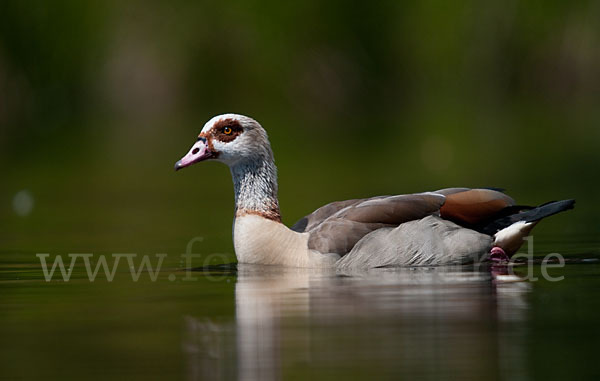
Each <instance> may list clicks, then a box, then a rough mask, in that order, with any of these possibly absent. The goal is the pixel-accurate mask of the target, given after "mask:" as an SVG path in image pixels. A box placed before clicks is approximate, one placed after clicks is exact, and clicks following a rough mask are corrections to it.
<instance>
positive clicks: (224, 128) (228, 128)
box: [213, 119, 244, 143]
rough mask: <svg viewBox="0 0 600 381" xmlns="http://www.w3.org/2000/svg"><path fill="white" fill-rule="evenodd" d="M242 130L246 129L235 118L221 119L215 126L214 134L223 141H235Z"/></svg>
mask: <svg viewBox="0 0 600 381" xmlns="http://www.w3.org/2000/svg"><path fill="white" fill-rule="evenodd" d="M242 132H244V129H243V128H242V126H241V125H240V122H238V121H237V120H235V119H221V120H219V121H218V122H217V123H215V125H214V127H213V136H214V137H215V138H216V139H218V140H220V141H222V142H223V143H228V142H231V141H234V140H235V138H237V137H238V136H239V135H240V134H241V133H242Z"/></svg>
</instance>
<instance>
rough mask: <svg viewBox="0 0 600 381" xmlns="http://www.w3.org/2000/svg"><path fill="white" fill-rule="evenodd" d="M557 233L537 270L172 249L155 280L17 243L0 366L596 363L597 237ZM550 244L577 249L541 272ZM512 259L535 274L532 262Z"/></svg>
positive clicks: (320, 372) (176, 369) (526, 375)
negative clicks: (302, 263) (328, 264)
mask: <svg viewBox="0 0 600 381" xmlns="http://www.w3.org/2000/svg"><path fill="white" fill-rule="evenodd" d="M562 238H564V239H562V241H561V242H560V243H556V242H553V241H552V239H551V238H550V237H541V238H538V237H536V239H538V240H539V241H543V242H541V243H539V244H538V250H539V251H536V260H535V264H534V265H533V266H532V270H533V275H534V276H536V277H538V278H539V279H538V280H537V281H519V282H510V281H506V280H511V279H509V278H499V279H494V274H495V272H493V271H492V270H490V269H487V268H483V269H474V268H470V267H442V268H417V269H379V270H373V271H368V272H364V273H352V274H341V273H335V272H332V271H315V270H301V269H282V268H277V267H256V266H242V265H240V266H238V268H237V269H236V267H235V266H215V265H212V266H210V267H207V268H205V269H196V271H193V272H189V273H188V272H186V271H184V270H182V268H185V265H184V263H183V262H180V261H181V257H180V256H179V254H175V253H169V255H168V256H167V257H166V258H165V259H164V262H163V264H162V268H161V271H160V272H159V273H157V276H156V280H155V281H153V280H152V279H151V275H152V274H151V273H148V271H146V270H144V271H142V272H141V273H140V276H139V280H138V281H133V280H132V276H131V273H130V272H129V269H128V265H127V264H125V265H120V266H119V267H118V268H117V272H116V275H115V277H114V279H113V281H111V282H109V281H107V279H106V276H105V274H104V273H103V272H102V270H101V271H100V273H99V275H98V276H97V279H96V280H95V281H94V282H90V281H89V280H88V277H87V273H86V269H85V266H84V265H83V261H82V260H81V258H79V259H78V260H79V261H78V262H76V264H75V266H74V269H73V273H72V275H71V278H70V280H69V281H67V282H65V281H63V280H61V279H62V278H61V277H60V275H59V273H58V270H57V273H56V274H54V279H53V280H52V281H50V282H46V280H45V279H44V274H43V271H42V269H41V266H40V262H39V259H38V258H37V257H36V256H35V254H36V253H34V252H11V251H7V252H3V253H1V254H2V258H3V259H4V260H3V262H2V264H1V267H0V306H1V313H0V336H1V337H2V341H1V344H0V363H1V364H2V372H1V375H2V376H3V377H5V378H8V379H15V378H16V379H20V378H23V379H32V378H45V379H80V378H82V377H83V378H91V379H106V378H107V377H117V378H124V379H148V378H171V379H189V380H201V379H212V378H215V377H224V378H240V379H259V380H268V379H279V378H286V379H306V378H308V377H310V378H311V379H330V378H339V377H352V378H354V379H382V378H383V379H386V378H387V379H392V378H393V379H397V378H403V379H415V378H417V377H419V378H421V377H423V378H427V379H484V378H485V379H510V380H521V379H523V380H527V379H585V378H587V379H593V378H597V377H598V376H600V366H599V365H598V363H597V345H598V343H599V342H600V329H599V327H598V318H599V317H600V298H599V297H598V296H599V293H600V262H599V261H598V258H600V257H599V256H598V250H597V249H596V248H597V247H598V242H597V241H594V240H582V239H581V238H580V237H562ZM549 252H559V253H560V252H564V253H565V257H566V258H567V263H566V265H565V266H564V267H555V268H550V269H548V274H549V275H550V276H552V277H561V276H562V277H564V279H562V280H560V281H556V282H553V281H549V280H546V279H544V278H543V276H542V274H541V270H542V268H541V263H540V259H541V258H542V257H543V256H544V255H545V253H549ZM56 254H63V256H64V257H65V259H67V257H66V255H65V254H66V253H52V254H51V255H50V257H49V261H50V262H51V260H53V259H54V256H55V255H56ZM105 254H109V253H105ZM98 255H99V254H95V257H94V258H93V259H92V263H93V264H94V263H96V262H97V256H98ZM140 257H141V255H140ZM150 257H151V262H152V265H153V266H155V265H156V264H157V258H156V257H154V256H153V255H151V256H150ZM212 259H213V261H215V262H218V260H219V257H214V258H212ZM221 259H223V258H221ZM122 260H123V261H124V262H126V261H125V259H122ZM112 261H113V259H111V258H110V256H109V262H108V263H109V264H112V263H113V262H112ZM193 261H194V262H193V264H198V263H200V264H204V263H207V264H210V262H211V261H210V259H209V260H208V261H206V256H203V257H200V258H194V259H193ZM67 262H68V261H67ZM139 262H140V260H139V259H137V258H136V259H135V262H134V264H135V266H136V267H137V266H139ZM515 268H516V270H515V273H516V275H517V276H520V277H524V276H526V274H527V271H528V270H527V266H526V265H524V264H521V265H520V266H517V267H515ZM186 277H194V278H196V279H195V280H189V281H184V280H183V279H185V278H186ZM502 280H505V281H504V282H503V281H502ZM513 280H514V279H513Z"/></svg>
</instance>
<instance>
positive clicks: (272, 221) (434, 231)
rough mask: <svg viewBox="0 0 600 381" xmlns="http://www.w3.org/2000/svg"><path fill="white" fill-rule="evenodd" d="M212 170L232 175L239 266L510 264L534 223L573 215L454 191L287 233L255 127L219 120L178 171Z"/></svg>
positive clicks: (370, 205) (228, 117)
mask: <svg viewBox="0 0 600 381" xmlns="http://www.w3.org/2000/svg"><path fill="white" fill-rule="evenodd" d="M205 160H216V161H220V162H223V163H225V164H227V165H228V166H229V168H230V171H231V174H232V179H233V184H234V191H235V217H234V227H233V241H234V247H235V253H236V257H237V260H238V262H240V263H253V264H264V265H283V266H293V267H321V268H322V267H339V268H373V267H382V266H420V265H429V266H431V265H445V264H462V263H473V262H477V261H480V260H482V259H483V260H486V259H492V260H507V259H508V258H509V257H510V256H511V255H512V254H514V253H515V252H516V251H517V250H518V249H519V248H520V246H521V244H522V243H523V238H524V237H525V236H527V235H529V233H530V232H531V229H533V227H534V226H535V224H537V222H539V221H540V220H541V219H542V218H544V217H547V216H550V215H552V214H555V213H558V212H561V211H563V210H566V209H570V208H572V207H573V205H574V200H564V201H557V202H551V203H546V204H543V205H541V206H539V207H525V206H517V205H516V203H515V201H514V200H513V199H512V198H511V197H509V196H507V195H506V194H504V193H502V192H501V191H499V190H494V189H470V188H447V189H442V190H438V191H433V192H424V193H416V194H408V195H393V196H378V197H372V198H367V199H355V200H346V201H338V202H333V203H330V204H327V205H325V206H323V207H321V208H319V209H317V210H316V211H314V212H313V213H311V214H309V215H307V216H306V217H304V218H302V219H301V220H300V221H298V222H297V223H296V224H295V225H294V226H292V227H291V228H288V227H287V226H285V225H284V224H283V223H282V222H281V215H280V212H279V201H278V199H277V170H276V167H275V163H274V159H273V153H272V151H271V146H270V143H269V140H268V137H267V133H266V131H265V130H264V129H263V128H262V127H261V126H260V124H259V123H258V122H256V121H255V120H254V119H251V118H249V117H246V116H243V115H238V114H224V115H219V116H216V117H214V118H212V119H211V120H209V121H208V122H207V123H206V124H205V125H204V127H203V128H202V131H201V133H200V135H199V136H198V140H197V142H196V143H195V144H194V145H193V146H192V148H191V149H190V151H189V153H188V154H187V155H185V156H184V157H183V158H182V159H181V160H179V161H178V162H177V163H176V164H175V169H176V170H178V169H181V168H184V167H187V166H190V165H192V164H194V163H197V162H200V161H205Z"/></svg>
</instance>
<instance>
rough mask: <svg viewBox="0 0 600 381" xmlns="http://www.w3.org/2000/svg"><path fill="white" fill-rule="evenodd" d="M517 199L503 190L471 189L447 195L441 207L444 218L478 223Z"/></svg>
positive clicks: (471, 223)
mask: <svg viewBox="0 0 600 381" xmlns="http://www.w3.org/2000/svg"><path fill="white" fill-rule="evenodd" d="M513 205H515V201H514V200H513V199H512V198H511V197H509V196H507V195H505V194H504V193H502V192H498V191H494V190H490V189H471V190H468V191H465V192H458V193H454V194H449V195H447V196H446V203H445V204H444V205H443V206H442V208H441V209H440V215H441V217H442V218H445V219H448V220H451V221H456V222H459V223H460V222H462V223H467V224H470V225H476V224H478V223H481V222H484V221H487V220H489V219H490V218H492V217H493V216H494V215H496V214H497V213H499V212H500V211H501V210H502V209H504V208H506V207H509V206H513Z"/></svg>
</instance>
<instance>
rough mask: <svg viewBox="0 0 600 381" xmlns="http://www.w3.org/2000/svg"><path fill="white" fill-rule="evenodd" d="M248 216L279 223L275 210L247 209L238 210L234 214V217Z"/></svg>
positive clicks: (279, 219) (277, 213)
mask: <svg viewBox="0 0 600 381" xmlns="http://www.w3.org/2000/svg"><path fill="white" fill-rule="evenodd" d="M249 214H252V215H255V216H260V217H263V218H266V219H268V220H271V221H275V222H281V215H280V214H279V210H278V209H276V208H273V209H268V210H249V209H238V210H236V212H235V216H236V217H243V216H247V215H249Z"/></svg>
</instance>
